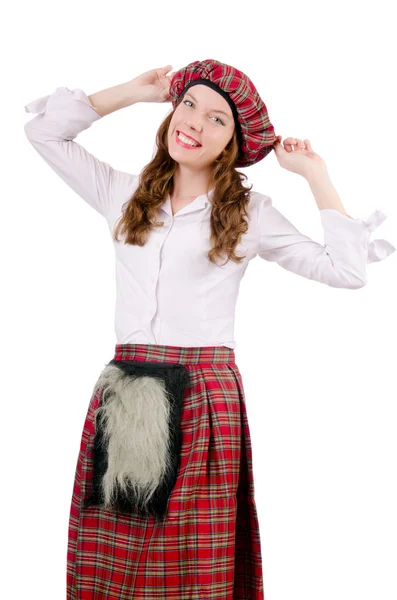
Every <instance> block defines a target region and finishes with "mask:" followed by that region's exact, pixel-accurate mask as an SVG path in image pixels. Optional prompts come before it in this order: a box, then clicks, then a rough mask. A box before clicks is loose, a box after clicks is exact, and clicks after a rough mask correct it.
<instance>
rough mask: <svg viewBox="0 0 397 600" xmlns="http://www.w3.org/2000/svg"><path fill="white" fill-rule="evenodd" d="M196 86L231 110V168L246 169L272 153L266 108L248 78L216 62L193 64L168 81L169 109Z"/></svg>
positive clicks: (272, 132)
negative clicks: (234, 146) (235, 146)
mask: <svg viewBox="0 0 397 600" xmlns="http://www.w3.org/2000/svg"><path fill="white" fill-rule="evenodd" d="M198 84H202V85H208V86H209V87H210V88H212V89H213V90H215V91H216V92H218V93H219V94H221V96H222V97H223V98H225V100H226V101H227V102H228V104H229V106H230V108H231V110H232V113H233V116H234V122H235V124H236V131H237V137H238V141H239V148H240V152H239V155H238V157H237V160H236V163H235V166H236V167H248V166H250V165H253V164H255V163H257V162H259V161H260V160H262V158H265V156H266V155H267V154H269V152H270V151H271V150H272V149H273V144H274V142H275V141H276V135H275V133H274V127H273V125H272V124H271V123H270V121H269V115H268V113H267V108H266V105H265V103H264V102H263V100H262V98H261V97H260V96H259V94H258V92H257V90H256V88H255V86H254V84H253V83H252V81H251V80H250V79H249V77H247V75H245V73H243V72H242V71H239V70H238V69H235V68H234V67H231V66H230V65H226V64H224V63H221V62H219V61H218V60H213V59H207V60H201V61H200V60H196V61H195V62H192V63H190V64H189V65H187V66H186V67H183V68H182V69H179V71H176V73H174V75H173V77H172V79H171V84H170V89H169V93H170V96H171V98H172V100H171V101H172V105H173V107H174V108H175V105H176V102H177V100H178V98H179V97H180V96H181V95H183V94H184V93H185V92H187V90H188V89H189V88H191V87H193V86H194V85H198Z"/></svg>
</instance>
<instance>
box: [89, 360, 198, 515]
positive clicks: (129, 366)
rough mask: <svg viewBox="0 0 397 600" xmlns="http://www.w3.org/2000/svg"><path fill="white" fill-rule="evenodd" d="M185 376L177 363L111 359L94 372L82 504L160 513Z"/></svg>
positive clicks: (175, 452) (173, 467)
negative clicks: (90, 466) (89, 473)
mask: <svg viewBox="0 0 397 600" xmlns="http://www.w3.org/2000/svg"><path fill="white" fill-rule="evenodd" d="M188 381H189V376H188V372H187V370H186V368H185V367H184V366H183V365H180V364H173V363H158V362H150V363H149V362H147V361H131V360H129V361H119V360H113V361H111V362H110V363H109V364H108V365H106V367H105V369H104V370H103V371H102V373H101V374H100V376H99V379H98V381H97V382H96V384H95V388H94V393H96V391H97V390H98V388H101V396H100V405H99V406H98V409H97V410H96V413H95V438H94V473H93V486H92V487H93V489H92V492H91V494H90V495H89V497H88V498H87V500H86V501H85V506H86V507H87V506H92V505H97V506H100V507H101V508H104V509H110V508H116V509H119V510H121V511H123V512H125V511H128V512H129V511H131V510H135V511H136V512H138V513H139V514H142V515H150V514H152V515H154V516H157V517H159V516H160V517H162V516H164V515H165V512H166V507H167V503H168V498H169V495H170V494H171V491H172V488H173V486H174V484H175V481H176V477H177V471H178V467H179V462H180V450H181V432H180V418H181V414H182V401H183V394H184V390H185V388H186V386H187V384H188Z"/></svg>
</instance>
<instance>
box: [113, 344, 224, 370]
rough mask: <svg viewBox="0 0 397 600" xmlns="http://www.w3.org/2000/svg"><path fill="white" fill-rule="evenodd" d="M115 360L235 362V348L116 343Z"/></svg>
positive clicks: (184, 362) (194, 362)
mask: <svg viewBox="0 0 397 600" xmlns="http://www.w3.org/2000/svg"><path fill="white" fill-rule="evenodd" d="M114 360H137V361H139V360H141V361H152V362H165V363H182V364H200V365H201V366H204V365H205V364H207V365H208V366H211V365H213V364H214V363H218V364H222V363H224V364H225V363H226V364H228V363H233V364H235V353H234V349H233V348H228V347H227V346H167V345H163V344H131V343H129V344H116V346H115V353H114Z"/></svg>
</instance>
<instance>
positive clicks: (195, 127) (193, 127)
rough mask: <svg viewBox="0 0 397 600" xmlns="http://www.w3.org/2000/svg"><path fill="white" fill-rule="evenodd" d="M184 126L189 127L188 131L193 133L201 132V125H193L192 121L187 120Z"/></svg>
mask: <svg viewBox="0 0 397 600" xmlns="http://www.w3.org/2000/svg"><path fill="white" fill-rule="evenodd" d="M186 125H187V127H189V129H193V131H197V133H201V130H202V125H201V124H198V123H196V124H195V123H194V121H192V120H191V119H189V121H186Z"/></svg>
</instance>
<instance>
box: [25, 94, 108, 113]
mask: <svg viewBox="0 0 397 600" xmlns="http://www.w3.org/2000/svg"><path fill="white" fill-rule="evenodd" d="M66 96H69V97H73V100H78V101H81V102H83V103H84V104H86V105H87V106H89V107H90V108H91V109H92V110H93V111H94V113H95V115H96V117H97V118H98V119H101V118H102V115H100V114H99V113H98V112H96V110H95V108H94V107H93V105H92V104H91V102H90V100H89V98H88V96H87V94H86V93H85V92H84V91H83V90H81V89H80V88H74V89H72V90H70V89H69V88H67V87H65V86H61V87H57V88H56V90H55V92H53V93H52V94H47V95H46V96H41V97H40V98H37V99H36V100H33V101H32V102H29V103H28V104H25V111H26V112H28V113H36V114H40V115H41V114H43V113H45V111H46V108H47V104H48V101H49V99H50V98H51V99H53V100H54V102H55V103H56V101H60V100H62V98H63V97H66ZM95 115H94V116H95Z"/></svg>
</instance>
